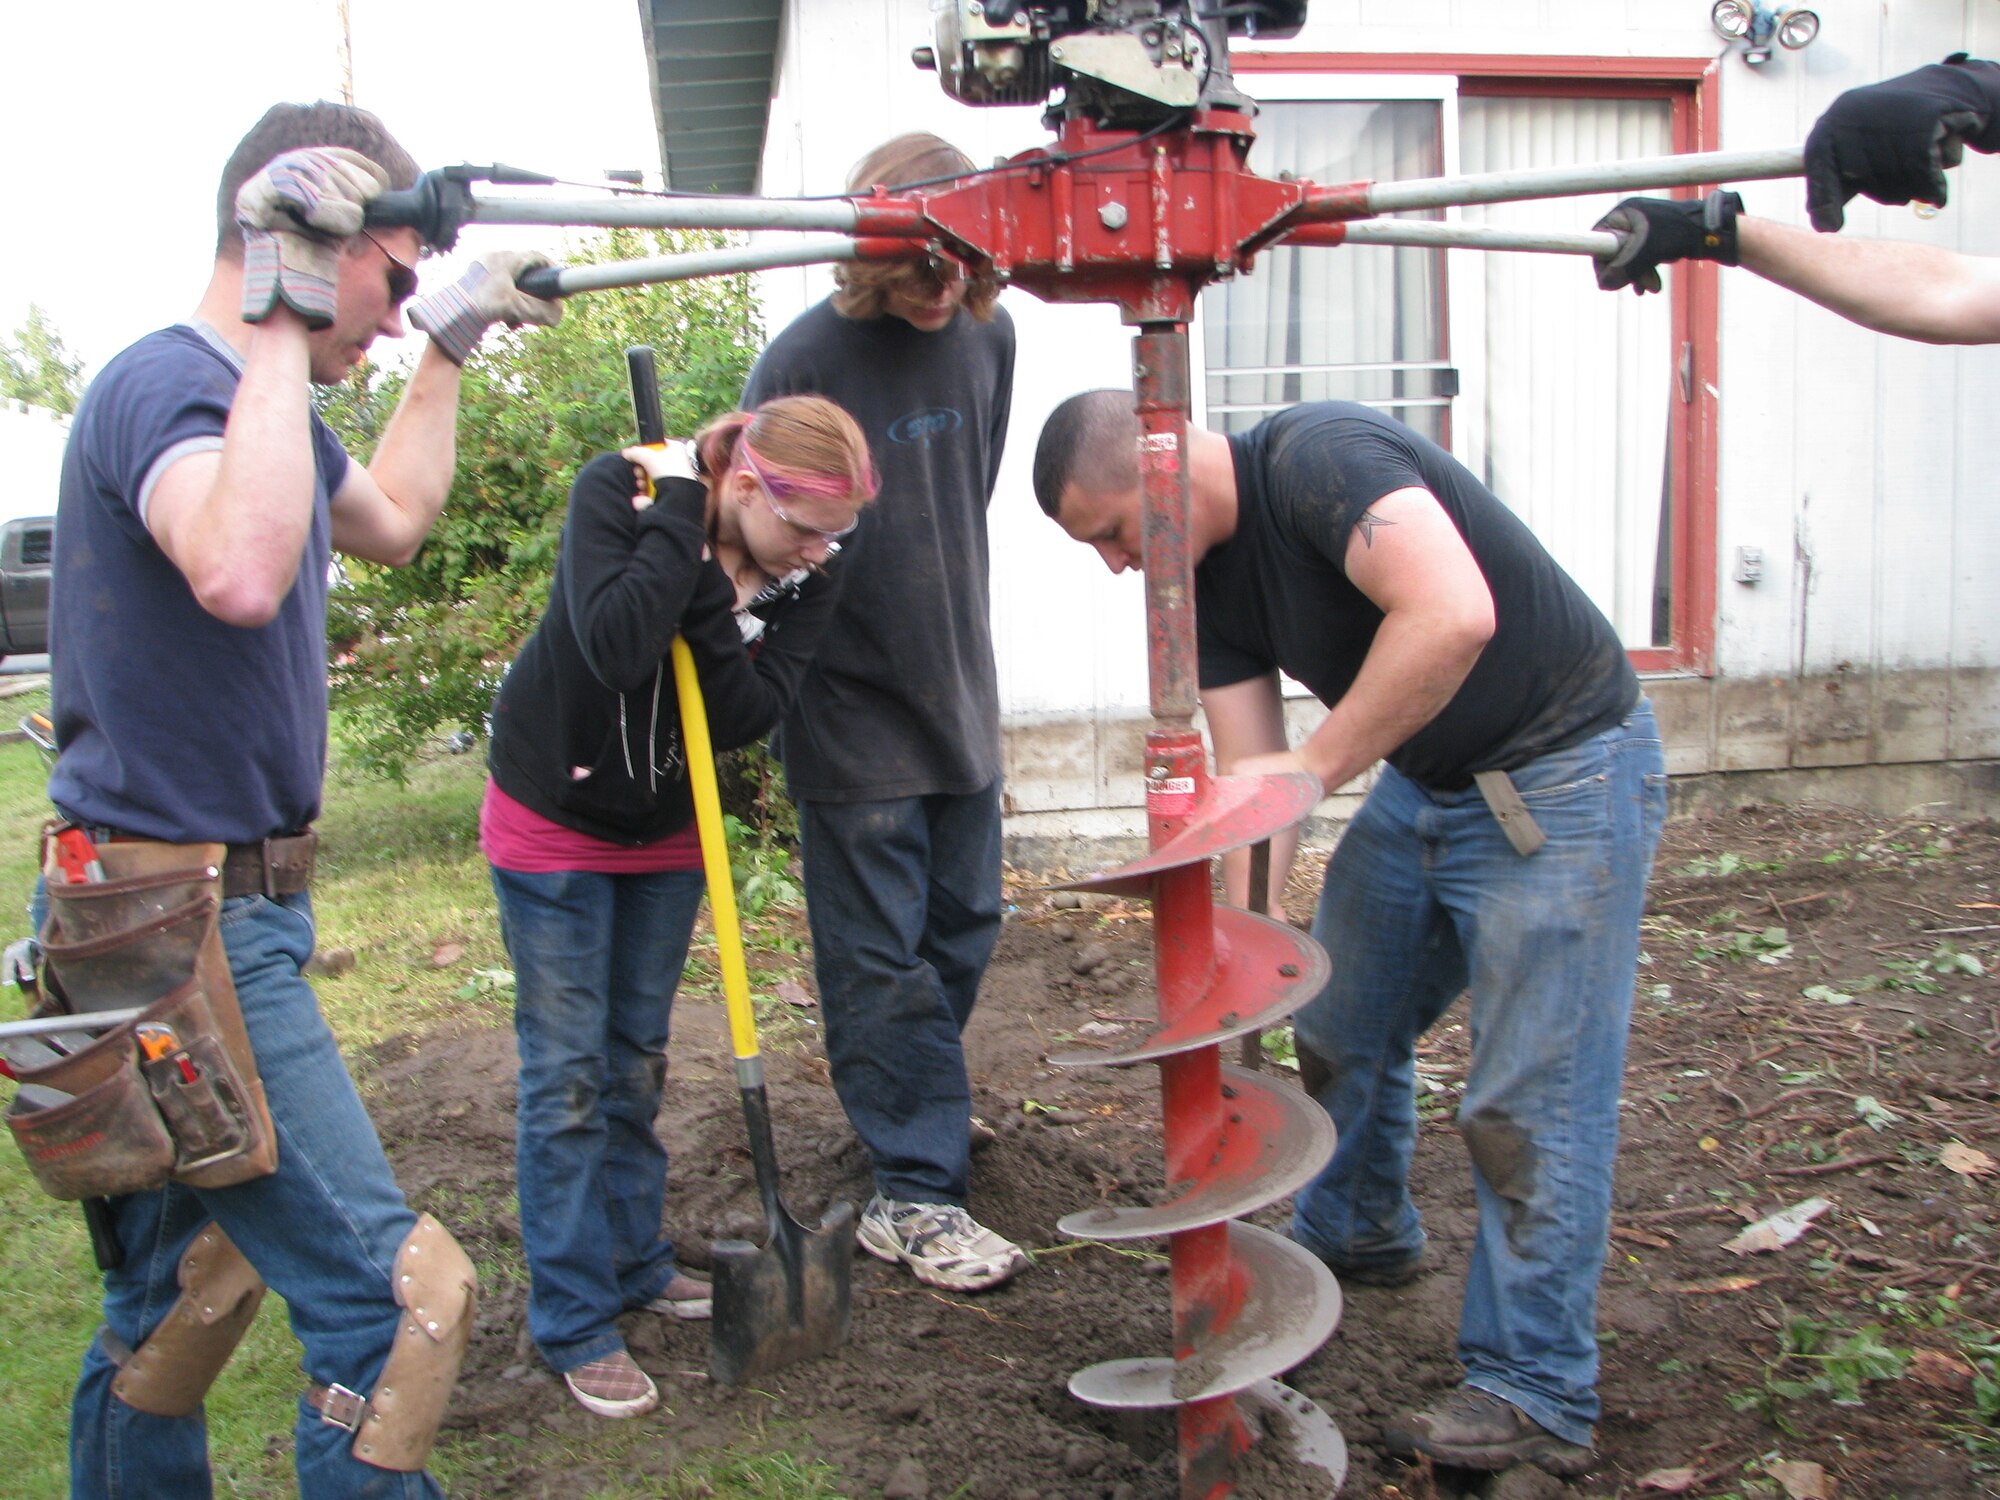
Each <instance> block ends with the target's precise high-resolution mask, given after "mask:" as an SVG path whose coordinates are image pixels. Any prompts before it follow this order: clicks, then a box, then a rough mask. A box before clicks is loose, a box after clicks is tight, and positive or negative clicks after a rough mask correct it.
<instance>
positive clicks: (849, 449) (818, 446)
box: [694, 396, 882, 505]
mask: <svg viewBox="0 0 2000 1500" xmlns="http://www.w3.org/2000/svg"><path fill="white" fill-rule="evenodd" d="M694 441H695V451H696V453H697V455H698V456H699V457H700V459H701V471H702V473H703V474H704V475H706V476H707V477H708V478H709V480H710V481H711V482H714V481H716V480H720V479H721V478H722V477H723V476H724V475H726V474H727V473H728V472H729V471H730V469H731V468H733V467H735V466H736V465H737V463H738V462H739V453H738V450H739V449H748V450H749V453H750V456H751V459H752V461H753V462H754V463H755V465H756V473H757V474H758V475H759V476H760V477H761V479H762V480H763V482H764V483H766V484H768V485H769V486H770V488H771V492H772V494H774V495H776V496H777V497H778V499H780V500H787V499H790V498H792V497H794V496H798V497H801V498H808V499H810V498H822V499H829V500H852V501H854V502H855V503H856V504H858V505H866V504H867V503H868V502H869V501H871V500H873V499H874V498H875V492H876V491H877V490H879V489H880V488H881V487H882V485H881V480H880V479H879V478H878V477H877V476H876V473H875V462H874V460H873V459H872V458H870V457H869V454H868V439H867V438H865V437H863V436H862V434H861V428H860V427H859V426H858V425H857V424H856V423H855V420H854V418H852V417H850V416H849V415H848V414H847V413H846V412H845V411H843V410H842V409H841V408H840V407H838V406H836V405H834V403H833V402H831V401H829V400H827V399H826V398H825V397H824V396H778V397H776V398H774V399H772V400H770V401H766V402H765V403H764V404H763V405H762V406H760V407H758V408H757V409H756V410H755V411H733V412H730V413H729V414H728V415H727V416H722V417H717V418H716V419H715V420H714V421H713V422H710V423H709V424H708V425H707V426H706V427H704V428H702V430H701V431H700V432H698V433H696V434H695V439H694Z"/></svg>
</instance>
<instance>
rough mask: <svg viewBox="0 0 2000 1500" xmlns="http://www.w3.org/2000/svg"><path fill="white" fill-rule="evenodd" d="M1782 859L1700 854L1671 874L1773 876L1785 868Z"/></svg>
mask: <svg viewBox="0 0 2000 1500" xmlns="http://www.w3.org/2000/svg"><path fill="white" fill-rule="evenodd" d="M1785 864H1786V862H1785V861H1784V860H1782V859H1745V858H1744V857H1743V856H1742V855H1740V854H1731V853H1727V852H1724V853H1722V854H1702V855H1697V856H1696V857H1695V858H1693V859H1691V860H1689V861H1688V862H1687V863H1686V864H1684V865H1681V866H1680V867H1679V868H1677V869H1676V870H1675V871H1674V872H1673V873H1674V874H1676V875H1684V876H1712V875H1743V874H1759V875H1769V874H1775V873H1777V872H1778V871H1779V870H1782V869H1784V868H1785Z"/></svg>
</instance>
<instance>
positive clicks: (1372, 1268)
mask: <svg viewBox="0 0 2000 1500" xmlns="http://www.w3.org/2000/svg"><path fill="white" fill-rule="evenodd" d="M1278 1232H1279V1233H1280V1234H1282V1235H1284V1237H1285V1238H1286V1239H1288V1240H1290V1241H1291V1242H1292V1243H1293V1244H1295V1245H1297V1246H1299V1247H1300V1248H1301V1249H1304V1250H1310V1251H1312V1253H1313V1256H1314V1258H1315V1259H1316V1260H1318V1261H1319V1262H1320V1264H1322V1265H1324V1266H1325V1267H1326V1268H1327V1269H1328V1270H1329V1271H1331V1272H1333V1274H1334V1275H1335V1276H1337V1277H1339V1278H1340V1284H1341V1285H1342V1286H1408V1285H1409V1284H1410V1283H1411V1282H1413V1281H1415V1280H1416V1279H1417V1278H1418V1277H1419V1276H1421V1275H1423V1274H1424V1272H1426V1271H1428V1270H1429V1269H1430V1266H1429V1264H1428V1263H1427V1262H1426V1261H1425V1260H1424V1252H1423V1250H1422V1249H1421V1248H1420V1249H1418V1251H1417V1252H1416V1254H1414V1255H1409V1256H1405V1257H1404V1258H1403V1259H1401V1260H1391V1261H1368V1262H1366V1263H1364V1264H1362V1265H1344V1264H1342V1263H1341V1262H1340V1261H1337V1260H1335V1259H1334V1258H1333V1257H1332V1256H1330V1255H1324V1254H1321V1252H1320V1251H1319V1250H1318V1249H1317V1248H1316V1247H1314V1246H1313V1245H1310V1244H1308V1243H1307V1242H1306V1241H1305V1240H1303V1239H1301V1238H1300V1237H1299V1235H1298V1232H1297V1230H1296V1229H1295V1228H1294V1227H1293V1226H1292V1225H1289V1224H1287V1225H1286V1226H1285V1227H1284V1228H1283V1229H1281V1230H1280V1231H1278Z"/></svg>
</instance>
